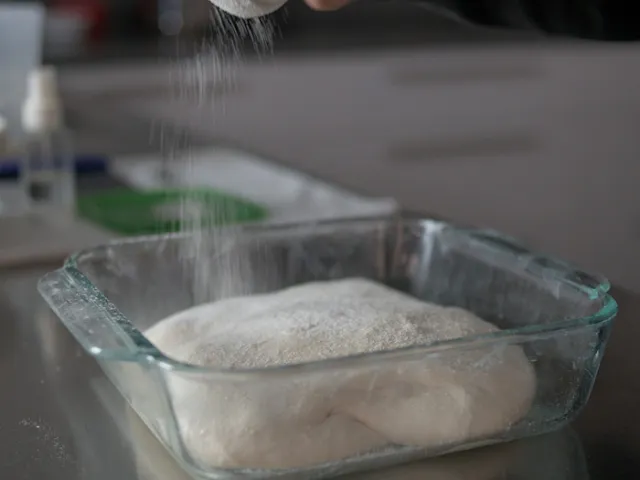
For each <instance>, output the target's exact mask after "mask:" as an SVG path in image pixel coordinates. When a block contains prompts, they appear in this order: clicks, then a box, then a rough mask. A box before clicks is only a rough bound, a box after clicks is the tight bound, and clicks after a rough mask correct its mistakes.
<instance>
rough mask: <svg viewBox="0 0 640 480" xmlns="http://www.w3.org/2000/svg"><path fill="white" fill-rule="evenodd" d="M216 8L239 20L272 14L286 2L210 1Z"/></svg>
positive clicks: (257, 0)
mask: <svg viewBox="0 0 640 480" xmlns="http://www.w3.org/2000/svg"><path fill="white" fill-rule="evenodd" d="M210 1H211V3H213V4H214V5H215V6H216V7H218V8H219V9H221V10H224V11H225V12H227V13H230V14H231V15H234V16H236V17H240V18H256V17H262V16H264V15H268V14H269V13H273V12H275V11H276V10H278V9H279V8H280V7H282V6H283V5H284V4H285V3H287V0H210Z"/></svg>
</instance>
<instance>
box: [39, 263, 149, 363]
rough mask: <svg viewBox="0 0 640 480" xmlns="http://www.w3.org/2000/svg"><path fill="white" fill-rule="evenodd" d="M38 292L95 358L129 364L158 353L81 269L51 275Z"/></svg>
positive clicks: (68, 268)
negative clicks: (143, 356) (131, 361)
mask: <svg viewBox="0 0 640 480" xmlns="http://www.w3.org/2000/svg"><path fill="white" fill-rule="evenodd" d="M38 291H39V292H40V295H41V296H42V297H43V298H44V300H45V301H46V302H47V304H48V305H49V306H50V307H51V309H52V310H53V311H54V313H55V314H56V315H57V316H58V317H59V318H60V320H61V321H62V323H64V325H65V326H66V327H67V329H68V330H69V331H70V332H71V333H72V334H73V336H74V337H75V338H76V340H77V341H78V342H79V343H80V344H81V345H82V346H83V347H84V348H85V350H87V352H89V353H90V354H91V355H93V356H96V357H105V356H106V357H108V358H109V359H111V360H123V361H126V360H136V359H137V358H139V356H140V355H145V356H147V355H149V354H151V353H152V352H153V351H155V349H154V348H153V346H152V345H151V344H150V343H149V341H148V340H147V339H146V338H145V337H144V336H143V335H142V334H141V333H140V332H139V331H138V330H137V329H136V328H135V327H134V326H133V325H132V324H131V322H129V320H128V319H127V318H126V317H125V316H124V315H123V314H122V313H120V311H119V310H118V309H117V308H116V307H115V305H113V304H112V303H111V302H110V301H109V300H108V299H107V298H106V297H105V296H104V295H103V294H102V293H101V292H100V291H99V290H98V289H97V288H96V287H95V286H93V285H92V284H91V282H90V281H89V280H88V279H87V278H86V277H85V276H84V275H83V274H82V273H81V272H80V271H78V270H77V269H75V268H73V267H65V268H62V269H60V270H56V271H54V272H51V273H48V274H47V275H45V276H44V277H42V278H41V279H40V280H39V282H38Z"/></svg>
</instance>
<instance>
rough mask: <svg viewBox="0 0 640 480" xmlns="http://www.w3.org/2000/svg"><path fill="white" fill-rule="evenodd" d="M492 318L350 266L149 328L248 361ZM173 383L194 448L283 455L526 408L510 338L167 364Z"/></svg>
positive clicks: (162, 345)
mask: <svg viewBox="0 0 640 480" xmlns="http://www.w3.org/2000/svg"><path fill="white" fill-rule="evenodd" d="M493 331H497V328H496V327H494V326H492V325H491V324H489V323H487V322H485V321H483V320H481V319H480V318H478V317H476V316H475V315H474V314H472V313H471V312H468V311H465V310H462V309H459V308H448V307H441V306H438V305H434V304H429V303H425V302H421V301H419V300H417V299H414V298H412V297H409V296H408V295H405V294H402V293H400V292H397V291H395V290H392V289H390V288H388V287H385V286H383V285H380V284H377V283H375V282H372V281H369V280H364V279H346V280H339V281H331V282H317V283H309V284H305V285H300V286H296V287H292V288H289V289H286V290H283V291H280V292H276V293H272V294H265V295H256V296H246V297H240V298H230V299H226V300H221V301H218V302H215V303H211V304H206V305H201V306H198V307H195V308H192V309H189V310H186V311H184V312H181V313H178V314H176V315H174V316H172V317H170V318H168V319H165V320H163V321H161V322H159V323H158V324H156V325H155V326H154V327H152V328H151V329H150V330H148V331H147V332H146V335H147V337H148V338H149V340H150V341H151V342H152V343H154V344H155V345H156V346H157V348H159V349H160V350H161V351H162V352H164V353H165V354H166V355H168V356H170V357H172V358H174V359H176V360H180V361H183V362H188V363H192V364H195V365H200V366H208V367H215V368H229V369H253V368H261V367H267V366H277V365H290V364H299V363H305V362H311V361H317V360H322V359H327V358H336V357H344V356H348V355H353V354H359V353H367V352H374V351H381V350H394V349H398V348H403V347H408V346H412V345H425V344H432V343H434V342H438V341H443V340H448V339H454V338H460V337H465V336H470V335H477V334H483V333H489V332H493ZM169 389H170V393H171V396H172V400H173V404H174V410H175V413H176V416H177V418H178V422H179V427H180V431H181V433H182V435H183V439H184V442H185V446H186V447H187V448H188V449H189V451H190V454H191V455H193V456H194V458H196V459H198V460H199V461H200V462H202V463H204V464H206V465H209V466H215V467H247V468H283V469H284V468H296V467H305V466H312V465H317V464H321V463H326V462H331V461H336V460H340V459H344V458H347V457H350V456H354V455H358V454H362V453H365V452H369V451H372V450H375V449H378V448H383V447H386V446H389V445H393V444H400V445H408V446H417V447H424V448H430V447H438V446H443V445H455V444H456V443H460V442H463V441H467V440H469V439H479V438H484V437H486V436H490V435H495V434H498V433H502V432H503V431H504V430H506V429H508V428H509V426H510V425H512V424H513V423H515V422H517V421H518V420H520V419H521V418H522V417H523V416H524V415H525V414H526V413H527V411H528V409H529V407H530V405H531V401H532V398H533V395H534V393H535V374H534V371H533V369H532V367H531V365H530V364H529V362H528V360H527V358H526V356H525V355H524V354H523V352H522V350H521V349H520V348H519V347H516V346H505V345H500V346H491V347H482V348H478V349H476V350H470V351H467V352H465V353H460V352H456V353H455V354H450V353H449V354H447V353H446V352H443V353H441V354H439V355H437V356H431V357H416V358H412V359H411V360H407V361H403V362H399V361H395V362H387V363H380V362H377V363H372V364H370V365H366V366H361V367H359V368H357V369H356V368H354V369H351V370H347V369H334V370H327V371H316V372H306V373H304V372H301V373H300V374H298V375H296V374H293V373H290V374H288V375H286V376H285V375H272V376H270V377H264V378H260V377H258V376H253V377H251V376H250V377H247V379H246V380H244V381H243V380H234V381H225V380H224V379H223V378H222V377H219V378H218V379H217V380H216V381H215V382H212V381H211V380H208V381H205V380H203V379H200V378H198V377H197V376H195V377H190V376H188V375H184V376H182V375H179V374H176V375H174V376H172V377H170V379H169Z"/></svg>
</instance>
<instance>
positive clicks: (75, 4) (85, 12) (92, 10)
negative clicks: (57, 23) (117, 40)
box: [51, 0, 108, 41]
mask: <svg viewBox="0 0 640 480" xmlns="http://www.w3.org/2000/svg"><path fill="white" fill-rule="evenodd" d="M51 8H53V9H57V10H64V11H67V12H73V13H75V14H78V15H80V16H81V17H82V18H84V19H85V20H86V22H87V24H88V25H89V29H88V35H89V40H90V41H97V40H101V39H102V38H103V37H104V35H105V33H106V31H107V15H108V13H107V6H106V5H105V3H104V1H103V0H55V1H53V2H51Z"/></svg>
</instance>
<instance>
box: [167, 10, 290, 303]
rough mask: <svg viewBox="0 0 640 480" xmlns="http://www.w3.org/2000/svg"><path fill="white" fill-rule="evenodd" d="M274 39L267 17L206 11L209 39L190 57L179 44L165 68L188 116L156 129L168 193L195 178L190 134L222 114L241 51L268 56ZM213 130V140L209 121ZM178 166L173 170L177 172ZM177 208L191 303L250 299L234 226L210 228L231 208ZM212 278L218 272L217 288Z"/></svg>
mask: <svg viewBox="0 0 640 480" xmlns="http://www.w3.org/2000/svg"><path fill="white" fill-rule="evenodd" d="M276 33H277V28H276V25H275V22H274V21H273V19H272V18H270V17H269V16H265V17H260V18H252V19H241V18H236V17H233V16H231V15H229V14H227V13H225V12H223V11H221V10H219V9H216V8H215V7H212V8H211V10H210V22H209V31H208V35H206V40H203V41H202V42H201V43H200V44H199V45H194V47H195V52H193V50H191V51H190V52H182V51H181V48H183V46H182V45H181V44H180V43H179V40H178V42H177V44H176V45H177V46H176V49H177V51H176V56H177V59H176V62H175V63H174V64H173V65H172V68H171V78H170V84H171V87H172V92H173V93H172V96H173V98H172V99H171V100H173V101H175V102H176V103H177V104H179V105H181V106H182V108H183V109H184V106H185V105H187V106H188V109H189V110H190V114H189V118H183V119H181V121H179V122H178V123H180V124H181V126H175V125H171V126H170V125H160V126H159V127H160V132H159V133H160V138H159V141H160V147H161V153H162V158H163V165H164V168H162V169H161V170H162V172H163V173H162V175H163V178H162V180H163V183H164V184H165V186H166V187H167V188H176V187H184V183H181V182H182V180H181V179H182V178H184V177H186V178H195V176H194V175H193V167H194V165H193V155H192V152H193V148H194V145H193V138H192V136H191V134H190V133H189V132H190V130H191V128H190V125H192V124H193V122H194V121H197V117H198V113H201V112H202V111H204V110H209V111H211V110H214V111H215V112H216V115H224V110H225V105H224V103H225V99H226V97H227V96H228V95H229V94H231V93H233V92H234V90H235V89H236V88H237V83H236V73H237V68H238V66H239V65H240V64H241V63H242V62H243V61H244V60H245V52H251V50H253V52H252V53H253V54H254V55H257V57H258V58H261V57H262V56H264V55H270V54H271V53H272V51H273V40H274V37H275V35H276ZM211 128H212V133H213V134H214V135H215V120H214V124H213V125H211ZM177 163H180V167H179V168H175V165H176V164H177ZM196 186H200V187H202V186H206V185H205V184H202V185H196ZM230 193H233V192H230ZM175 207H176V208H174V210H175V211H177V212H178V214H177V219H176V222H177V224H178V225H179V228H180V230H181V231H182V232H183V233H188V234H189V240H188V241H187V242H186V245H185V246H186V248H185V251H184V252H183V255H184V262H185V265H186V266H187V268H192V270H193V277H192V278H193V295H194V302H195V303H202V302H206V301H210V300H212V299H213V298H220V297H223V298H224V297H227V296H233V295H238V294H246V293H250V292H249V291H247V288H248V286H250V285H251V284H252V281H253V279H252V274H251V270H250V268H249V265H248V263H247V262H248V259H246V258H244V257H243V256H242V255H241V254H240V253H235V252H236V251H237V250H238V248H237V247H235V246H234V245H235V244H236V243H237V242H236V240H237V234H236V232H235V231H234V230H236V229H237V227H229V228H227V229H226V230H225V231H224V232H219V231H218V230H217V229H216V228H215V225H216V223H219V222H220V221H225V220H228V219H230V218H233V217H235V214H234V212H233V211H232V207H231V206H230V205H229V204H227V203H225V202H224V201H221V202H219V203H216V204H214V205H211V204H208V205H207V204H206V202H205V200H204V198H203V197H202V195H201V194H200V193H199V192H197V191H190V192H188V193H186V194H185V195H183V197H182V199H181V201H180V204H179V205H176V206H175ZM221 252H224V253H221ZM212 272H216V273H215V282H214V278H213V276H212V275H213V273H212Z"/></svg>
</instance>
